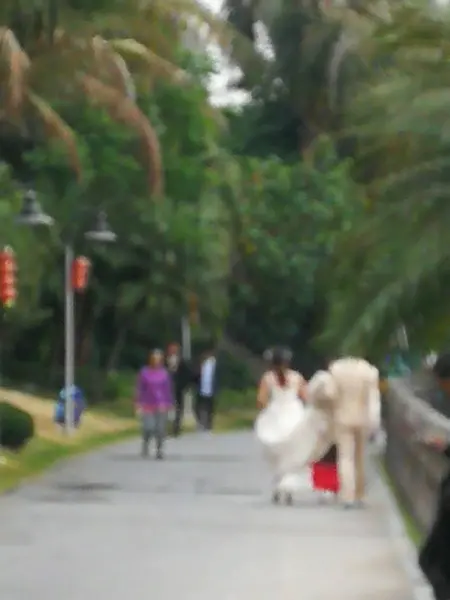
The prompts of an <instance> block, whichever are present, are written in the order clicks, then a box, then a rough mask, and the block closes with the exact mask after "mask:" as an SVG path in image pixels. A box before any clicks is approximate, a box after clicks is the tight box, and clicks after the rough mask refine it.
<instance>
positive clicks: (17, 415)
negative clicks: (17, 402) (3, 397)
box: [0, 402, 34, 451]
mask: <svg viewBox="0 0 450 600" xmlns="http://www.w3.org/2000/svg"><path fill="white" fill-rule="evenodd" d="M33 435H34V421H33V418H32V417H31V415H29V414H28V413H27V412H25V411H24V410H21V409H20V408H17V407H16V406H13V405H12V404H8V403H7V402H1V403H0V444H1V445H2V446H3V447H4V448H8V449H9V450H15V451H17V450H21V449H22V448H23V447H24V446H25V444H26V443H27V442H28V441H29V440H30V439H31V438H32V437H33Z"/></svg>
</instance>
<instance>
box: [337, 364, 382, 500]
mask: <svg viewBox="0 0 450 600" xmlns="http://www.w3.org/2000/svg"><path fill="white" fill-rule="evenodd" d="M328 370H329V372H330V373H331V375H332V377H333V380H334V382H335V384H336V397H335V408H334V424H335V428H336V430H335V436H336V444H337V450H338V469H339V478H340V485H341V498H342V501H343V502H344V506H345V507H346V508H350V507H352V506H358V505H362V502H363V500H364V493H365V476H366V473H365V450H366V443H367V441H368V439H369V436H370V434H371V432H372V431H373V429H374V428H375V427H377V425H378V423H377V422H376V421H377V419H378V416H377V414H376V413H377V411H378V405H377V404H376V403H377V402H378V404H379V395H378V394H379V392H378V383H379V373H378V369H376V368H375V367H374V366H373V365H371V364H370V363H368V362H367V361H366V360H363V359H361V358H341V359H338V360H335V361H334V362H332V363H331V364H330V366H329V368H328Z"/></svg>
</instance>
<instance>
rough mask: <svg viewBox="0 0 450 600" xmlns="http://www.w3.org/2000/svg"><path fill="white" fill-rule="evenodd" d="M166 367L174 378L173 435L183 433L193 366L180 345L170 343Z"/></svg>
mask: <svg viewBox="0 0 450 600" xmlns="http://www.w3.org/2000/svg"><path fill="white" fill-rule="evenodd" d="M166 368H167V370H168V371H169V374H170V376H171V378H172V386H173V392H174V396H175V417H174V421H173V435H174V436H178V435H180V433H181V430H182V425H183V416H184V395H185V392H186V389H187V388H188V387H189V385H190V383H191V381H192V374H191V368H190V365H189V363H188V361H186V360H184V359H183V358H182V356H181V351H180V345H179V344H177V343H172V344H169V346H168V348H167V352H166Z"/></svg>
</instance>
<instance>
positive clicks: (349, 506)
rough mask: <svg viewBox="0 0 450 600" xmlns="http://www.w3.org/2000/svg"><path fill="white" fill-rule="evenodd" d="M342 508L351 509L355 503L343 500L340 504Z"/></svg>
mask: <svg viewBox="0 0 450 600" xmlns="http://www.w3.org/2000/svg"><path fill="white" fill-rule="evenodd" d="M342 508H343V509H344V510H352V508H355V505H354V503H353V502H344V504H343V505H342Z"/></svg>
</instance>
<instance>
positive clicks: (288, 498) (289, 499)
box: [286, 494, 294, 506]
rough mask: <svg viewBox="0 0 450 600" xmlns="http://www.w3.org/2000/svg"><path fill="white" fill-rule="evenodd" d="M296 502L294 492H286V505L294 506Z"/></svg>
mask: <svg viewBox="0 0 450 600" xmlns="http://www.w3.org/2000/svg"><path fill="white" fill-rule="evenodd" d="M293 504H294V498H293V496H292V494H286V505H287V506H292V505H293Z"/></svg>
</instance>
